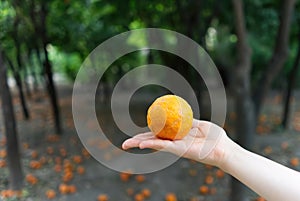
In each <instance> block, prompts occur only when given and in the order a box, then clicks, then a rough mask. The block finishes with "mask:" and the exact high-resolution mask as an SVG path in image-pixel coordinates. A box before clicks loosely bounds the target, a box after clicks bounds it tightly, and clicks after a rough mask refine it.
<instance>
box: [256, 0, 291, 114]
mask: <svg viewBox="0 0 300 201" xmlns="http://www.w3.org/2000/svg"><path fill="white" fill-rule="evenodd" d="M294 7H295V0H285V1H282V12H281V16H280V24H279V28H278V31H277V38H276V44H275V48H274V51H273V55H272V57H271V59H270V61H269V64H268V66H267V68H266V69H265V70H264V72H263V74H262V76H261V78H260V80H259V82H258V84H257V87H256V90H255V92H254V96H253V98H254V104H255V111H256V115H257V116H258V114H259V112H260V108H261V105H262V103H263V100H264V99H265V97H266V95H267V94H268V91H269V90H270V87H271V85H272V82H273V80H274V78H275V77H276V75H277V74H278V73H279V72H280V70H281V69H282V68H283V67H284V63H285V61H286V58H287V55H288V45H289V34H290V26H291V18H292V16H293V10H294Z"/></svg>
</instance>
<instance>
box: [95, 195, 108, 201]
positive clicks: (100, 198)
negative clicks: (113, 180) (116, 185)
mask: <svg viewBox="0 0 300 201" xmlns="http://www.w3.org/2000/svg"><path fill="white" fill-rule="evenodd" d="M97 200H98V201H108V196H107V195H106V194H100V195H98V197H97Z"/></svg>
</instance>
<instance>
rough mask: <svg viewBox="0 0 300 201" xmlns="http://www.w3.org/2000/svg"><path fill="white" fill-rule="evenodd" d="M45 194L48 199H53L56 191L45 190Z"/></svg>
mask: <svg viewBox="0 0 300 201" xmlns="http://www.w3.org/2000/svg"><path fill="white" fill-rule="evenodd" d="M45 194H46V197H47V198H48V199H54V198H55V197H56V192H55V191H54V190H52V189H49V190H47V191H46V193H45Z"/></svg>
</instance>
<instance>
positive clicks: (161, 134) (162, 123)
mask: <svg viewBox="0 0 300 201" xmlns="http://www.w3.org/2000/svg"><path fill="white" fill-rule="evenodd" d="M147 123H148V127H149V129H150V130H151V131H152V132H153V133H154V134H155V135H156V136H157V137H158V138H162V139H168V140H178V139H182V138H184V137H185V136H186V135H187V134H188V132H189V131H190V130H191V128H192V123H193V111H192V109H191V106H190V105H189V104H188V103H187V102H186V101H185V100H184V99H183V98H181V97H179V96H175V95H165V96H162V97H159V98H157V99H156V100H155V101H154V102H153V103H152V105H151V106H150V107H149V109H148V112H147Z"/></svg>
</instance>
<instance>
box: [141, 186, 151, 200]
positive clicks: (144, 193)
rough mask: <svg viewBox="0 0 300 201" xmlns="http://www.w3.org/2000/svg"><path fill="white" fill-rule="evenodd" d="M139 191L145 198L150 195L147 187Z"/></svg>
mask: <svg viewBox="0 0 300 201" xmlns="http://www.w3.org/2000/svg"><path fill="white" fill-rule="evenodd" d="M141 193H142V194H143V195H144V197H145V198H148V197H150V196H151V191H150V190H149V189H148V188H144V189H143V190H142V191H141Z"/></svg>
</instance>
